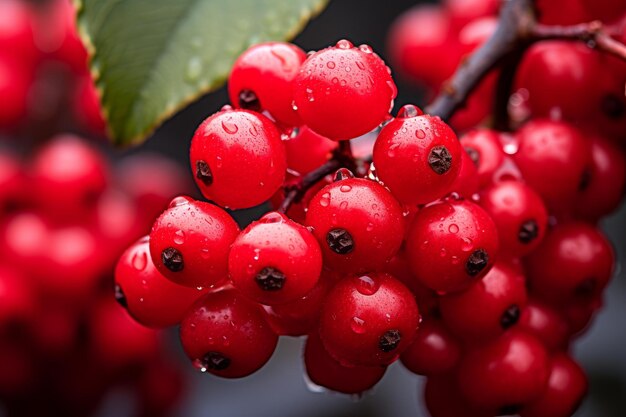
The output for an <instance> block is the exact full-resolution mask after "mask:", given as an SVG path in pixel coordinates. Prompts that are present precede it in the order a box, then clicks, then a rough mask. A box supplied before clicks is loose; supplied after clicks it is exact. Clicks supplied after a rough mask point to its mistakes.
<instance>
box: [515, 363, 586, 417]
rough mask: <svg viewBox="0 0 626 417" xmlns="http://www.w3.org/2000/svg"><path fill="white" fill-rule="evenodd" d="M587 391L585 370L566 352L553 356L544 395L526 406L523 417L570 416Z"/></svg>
mask: <svg viewBox="0 0 626 417" xmlns="http://www.w3.org/2000/svg"><path fill="white" fill-rule="evenodd" d="M586 393H587V377H586V376H585V372H584V371H583V369H582V368H581V367H580V365H579V364H577V363H576V361H574V360H573V359H572V358H571V357H569V356H568V355H567V354H565V353H561V354H557V355H555V356H553V357H552V359H551V362H550V378H549V379H548V387H547V388H546V390H545V392H544V393H543V395H542V396H541V397H540V398H539V399H537V400H535V401H533V402H532V403H530V404H528V405H527V406H525V407H524V408H523V409H522V411H521V412H520V416H521V417H570V416H572V415H574V413H576V410H577V409H578V407H579V406H580V404H581V403H582V401H583V399H584V397H585V394H586Z"/></svg>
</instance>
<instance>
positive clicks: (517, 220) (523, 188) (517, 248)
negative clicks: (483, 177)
mask: <svg viewBox="0 0 626 417" xmlns="http://www.w3.org/2000/svg"><path fill="white" fill-rule="evenodd" d="M479 204H480V206H481V207H482V208H484V209H485V211H487V213H489V215H490V216H491V218H492V219H493V221H494V223H495V224H496V227H497V229H498V237H499V240H500V253H501V254H502V255H508V256H511V257H521V256H524V255H526V254H528V253H530V252H532V251H533V250H534V249H535V248H536V247H537V245H539V243H541V240H542V239H543V236H544V235H545V233H546V230H547V228H548V212H547V210H546V207H545V205H544V204H543V201H542V200H541V197H539V195H538V194H537V193H536V192H535V191H534V190H533V189H532V188H530V187H529V186H527V185H525V184H524V183H522V182H520V181H502V182H499V183H496V184H493V185H491V186H490V187H488V188H487V189H485V190H483V191H482V192H481V194H480V201H479Z"/></svg>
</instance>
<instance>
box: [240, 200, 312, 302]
mask: <svg viewBox="0 0 626 417" xmlns="http://www.w3.org/2000/svg"><path fill="white" fill-rule="evenodd" d="M321 271H322V252H321V250H320V247H319V244H318V243H317V240H316V239H315V237H314V236H313V235H312V234H311V232H309V231H308V230H307V229H306V228H305V227H304V226H301V225H299V224H298V223H296V222H294V221H292V220H289V219H288V218H287V217H286V216H284V215H282V214H280V213H277V212H270V213H268V214H266V215H265V216H263V217H262V218H261V219H260V220H258V221H256V222H252V223H251V224H250V225H249V226H248V227H246V228H245V229H244V230H243V231H242V232H241V234H240V235H239V236H238V237H237V239H236V240H235V242H234V243H233V244H232V246H231V249H230V254H229V257H228V272H229V275H230V279H231V281H232V282H233V284H234V285H235V287H236V288H237V289H238V290H239V291H241V293H242V294H243V295H245V296H247V297H250V298H251V299H253V300H254V301H256V302H258V303H261V304H267V305H274V304H282V303H286V302H290V301H295V300H297V299H300V298H302V297H304V296H305V295H306V294H307V293H308V292H309V291H311V290H312V289H313V287H314V286H315V284H316V283H317V281H318V279H319V276H320V272H321Z"/></svg>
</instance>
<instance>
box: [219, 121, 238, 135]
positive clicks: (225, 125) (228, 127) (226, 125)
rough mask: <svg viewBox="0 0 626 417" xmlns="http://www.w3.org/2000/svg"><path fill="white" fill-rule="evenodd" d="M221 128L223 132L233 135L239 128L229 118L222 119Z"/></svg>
mask: <svg viewBox="0 0 626 417" xmlns="http://www.w3.org/2000/svg"><path fill="white" fill-rule="evenodd" d="M222 129H224V132H226V133H230V134H231V135H234V134H235V133H237V131H238V130H239V127H237V125H236V124H235V123H233V122H231V121H229V120H222Z"/></svg>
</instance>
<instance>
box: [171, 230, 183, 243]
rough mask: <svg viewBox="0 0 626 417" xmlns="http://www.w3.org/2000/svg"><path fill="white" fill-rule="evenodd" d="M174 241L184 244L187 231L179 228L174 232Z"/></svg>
mask: <svg viewBox="0 0 626 417" xmlns="http://www.w3.org/2000/svg"><path fill="white" fill-rule="evenodd" d="M174 243H176V244H177V245H182V244H183V243H185V232H183V231H182V230H177V231H176V232H175V233H174Z"/></svg>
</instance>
